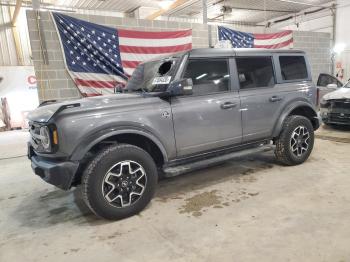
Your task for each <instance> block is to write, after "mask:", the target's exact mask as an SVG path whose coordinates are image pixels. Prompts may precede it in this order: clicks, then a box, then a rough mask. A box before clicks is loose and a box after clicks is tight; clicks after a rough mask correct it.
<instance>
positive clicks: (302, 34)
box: [293, 31, 332, 83]
mask: <svg viewBox="0 0 350 262" xmlns="http://www.w3.org/2000/svg"><path fill="white" fill-rule="evenodd" d="M293 39H294V48H295V49H300V50H304V51H305V52H306V53H307V55H308V57H309V61H310V63H311V70H312V79H313V81H314V82H315V83H316V82H317V78H318V76H319V74H320V73H328V74H331V68H332V61H331V35H330V34H329V33H320V32H307V31H293Z"/></svg>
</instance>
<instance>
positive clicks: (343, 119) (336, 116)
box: [329, 113, 350, 123]
mask: <svg viewBox="0 0 350 262" xmlns="http://www.w3.org/2000/svg"><path fill="white" fill-rule="evenodd" d="M329 120H330V121H331V122H338V123H350V114H345V113H330V114H329Z"/></svg>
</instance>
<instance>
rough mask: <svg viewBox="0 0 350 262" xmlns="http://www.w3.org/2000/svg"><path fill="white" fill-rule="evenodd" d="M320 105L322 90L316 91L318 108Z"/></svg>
mask: <svg viewBox="0 0 350 262" xmlns="http://www.w3.org/2000/svg"><path fill="white" fill-rule="evenodd" d="M319 105H320V89H319V88H317V89H316V106H317V107H318V106H319Z"/></svg>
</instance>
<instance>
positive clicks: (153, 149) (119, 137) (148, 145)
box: [71, 129, 168, 164]
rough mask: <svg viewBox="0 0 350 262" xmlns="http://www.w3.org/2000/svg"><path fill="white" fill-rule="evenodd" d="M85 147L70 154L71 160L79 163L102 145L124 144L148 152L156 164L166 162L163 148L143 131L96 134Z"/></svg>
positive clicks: (152, 136) (128, 130)
mask: <svg viewBox="0 0 350 262" xmlns="http://www.w3.org/2000/svg"><path fill="white" fill-rule="evenodd" d="M88 141H89V142H87V146H81V147H79V148H77V149H76V150H75V151H74V153H73V154H72V157H71V160H73V161H80V160H82V159H83V158H84V157H86V155H87V154H88V153H89V152H93V151H96V150H98V149H99V148H100V147H101V146H103V145H106V144H107V145H108V144H113V143H126V144H131V145H135V146H138V147H140V148H142V149H144V150H145V151H146V152H148V153H149V154H150V155H151V156H152V157H153V158H154V159H155V157H157V158H158V159H157V160H156V161H155V162H156V164H163V163H164V162H167V161H168V157H167V153H166V150H165V147H164V146H163V144H162V143H161V142H160V140H159V139H158V138H156V137H155V136H154V135H152V134H150V133H149V132H147V131H144V130H136V129H122V130H114V131H111V132H108V133H105V134H103V135H101V134H96V135H95V137H94V138H89V140H88ZM85 145H86V144H85Z"/></svg>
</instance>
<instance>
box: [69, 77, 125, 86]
mask: <svg viewBox="0 0 350 262" xmlns="http://www.w3.org/2000/svg"><path fill="white" fill-rule="evenodd" d="M74 82H75V84H76V85H79V86H86V87H94V88H115V86H116V85H117V84H123V83H119V82H118V81H99V80H84V79H80V78H75V79H74Z"/></svg>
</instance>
